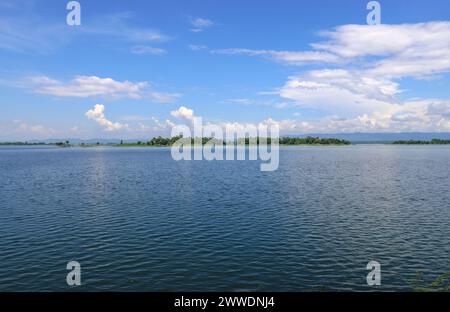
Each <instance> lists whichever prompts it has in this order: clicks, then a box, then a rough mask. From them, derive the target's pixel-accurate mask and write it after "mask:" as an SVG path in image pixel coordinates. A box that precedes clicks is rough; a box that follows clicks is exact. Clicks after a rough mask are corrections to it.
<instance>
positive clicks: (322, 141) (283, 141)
mask: <svg viewBox="0 0 450 312" xmlns="http://www.w3.org/2000/svg"><path fill="white" fill-rule="evenodd" d="M180 139H181V140H184V142H183V144H185V145H188V144H189V143H190V144H191V145H205V144H207V143H208V144H215V145H221V144H222V145H223V146H227V145H246V146H248V145H259V144H271V143H272V139H271V138H260V137H256V138H242V139H237V140H235V141H234V142H233V141H223V140H218V139H214V138H205V137H203V138H191V137H189V138H183V137H182V136H176V137H171V138H165V137H161V136H159V137H154V138H153V139H151V140H150V141H136V142H126V143H125V142H124V141H123V140H122V141H121V142H120V143H100V142H97V143H79V144H71V143H70V142H69V141H63V142H56V143H45V142H33V143H30V142H20V141H19V142H0V146H39V145H41V146H42V145H44V146H57V147H96V146H99V147H100V146H109V147H170V146H172V145H173V144H174V143H175V142H177V141H178V140H180ZM278 143H279V145H282V146H301V145H311V146H339V145H351V144H352V143H351V142H350V141H347V140H340V139H335V138H318V137H306V138H294V137H281V138H279V139H278Z"/></svg>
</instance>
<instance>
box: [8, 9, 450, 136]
mask: <svg viewBox="0 0 450 312" xmlns="http://www.w3.org/2000/svg"><path fill="white" fill-rule="evenodd" d="M68 2H69V1H65V0H0V112H1V114H0V140H12V139H45V138H52V137H57V138H73V137H79V138H93V137H96V138H98V137H105V138H106V137H111V138H150V137H152V136H155V135H160V134H161V135H168V134H169V133H170V128H171V127H172V126H173V124H176V123H187V124H189V123H190V122H191V121H192V118H193V117H194V116H200V117H203V119H204V120H205V121H206V122H210V123H217V124H220V125H229V124H232V125H236V126H239V125H246V124H257V123H277V124H279V126H280V129H281V132H282V133H285V134H302V133H317V132H324V133H330V132H354V131H358V132H402V131H443V132H448V131H450V91H449V90H450V88H449V87H448V86H449V82H450V75H449V72H450V23H449V22H448V20H449V17H450V2H449V1H447V0H434V1H417V0H413V1H411V0H409V1H379V2H380V3H381V16H382V24H381V25H376V26H373V25H367V23H366V16H367V14H368V13H369V11H368V10H367V9H366V5H367V2H368V1H359V0H345V1H331V0H329V1H324V0H319V1H298V0H297V1H234V0H228V1H223V0H221V1H218V0H215V1H206V0H204V1H181V0H178V1H172V0H170V1H167V0H164V1H144V0H131V1H120V0H112V1H111V0H108V1H106V0H89V1H86V0H85V1H83V0H81V1H79V2H80V4H81V25H80V26H68V25H67V24H66V15H67V14H68V12H69V11H68V10H66V4H67V3H68Z"/></svg>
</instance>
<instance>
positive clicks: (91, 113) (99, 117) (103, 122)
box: [85, 104, 128, 132]
mask: <svg viewBox="0 0 450 312" xmlns="http://www.w3.org/2000/svg"><path fill="white" fill-rule="evenodd" d="M85 115H86V117H87V118H89V119H92V120H95V121H96V122H97V123H98V124H99V125H100V126H102V127H104V129H105V130H106V131H109V132H112V131H116V130H123V129H128V125H127V124H122V123H119V122H112V121H110V120H108V119H107V118H106V117H105V106H104V105H102V104H96V105H95V106H94V108H92V109H90V110H88V111H87V112H86V114H85Z"/></svg>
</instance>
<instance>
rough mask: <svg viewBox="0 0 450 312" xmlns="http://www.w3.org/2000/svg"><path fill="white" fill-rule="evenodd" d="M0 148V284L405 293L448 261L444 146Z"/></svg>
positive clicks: (448, 156)
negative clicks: (271, 160) (177, 152)
mask: <svg viewBox="0 0 450 312" xmlns="http://www.w3.org/2000/svg"><path fill="white" fill-rule="evenodd" d="M259 165H260V164H259V162H257V161H229V162H225V161H216V162H208V161H182V162H175V161H174V160H172V158H171V155H170V150H169V149H165V148H86V149H81V148H67V149H64V148H50V149H48V148H46V149H40V148H17V147H6V148H0V290H1V291H23V290H31V291H49V290H55V291H66V290H73V288H69V287H68V286H67V284H66V274H67V273H68V272H69V271H68V270H66V264H67V263H68V262H69V261H78V262H80V264H81V268H82V273H81V278H82V284H83V285H82V286H80V287H78V288H76V289H75V290H77V291H83V290H87V291H88V290H110V291H247V290H248V291H311V290H337V291H344V290H360V291H371V290H374V288H373V287H369V286H367V283H366V275H367V274H368V271H367V270H366V265H367V263H368V262H369V261H371V260H376V261H378V262H380V264H381V270H382V286H380V287H378V288H375V290H386V291H392V290H394V291H403V290H410V289H411V285H412V284H413V282H412V281H411V280H413V279H414V277H415V276H416V273H417V272H418V271H419V272H422V273H423V279H424V281H425V283H423V284H422V285H423V286H425V285H426V282H431V281H432V280H434V279H435V278H437V277H438V276H439V275H440V274H443V273H445V272H447V271H448V270H449V269H450V147H448V146H389V145H355V146H350V147H286V148H282V149H281V152H280V166H279V169H278V170H277V171H274V172H261V171H260V167H259Z"/></svg>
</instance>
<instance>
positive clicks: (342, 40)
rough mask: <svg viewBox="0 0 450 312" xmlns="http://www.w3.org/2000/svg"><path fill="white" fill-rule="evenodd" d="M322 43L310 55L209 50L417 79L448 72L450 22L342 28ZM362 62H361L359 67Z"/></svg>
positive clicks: (327, 33) (245, 50)
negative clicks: (357, 66) (355, 63)
mask: <svg viewBox="0 0 450 312" xmlns="http://www.w3.org/2000/svg"><path fill="white" fill-rule="evenodd" d="M320 35H321V36H322V37H324V38H325V41H323V42H319V43H312V44H311V47H312V50H310V51H275V50H251V49H242V48H238V49H236V48H232V49H219V50H213V51H212V52H213V53H216V54H235V55H248V56H267V57H270V58H272V59H274V60H275V61H278V62H283V63H286V64H290V65H303V64H305V63H310V62H313V63H318V62H319V63H334V64H341V65H346V64H348V63H350V62H353V61H358V62H359V64H365V66H364V67H365V70H367V74H368V75H371V76H383V77H385V78H387V77H390V78H401V77H408V76H413V77H422V76H428V75H434V74H439V73H444V72H449V71H450V22H428V23H417V24H400V25H388V24H381V25H343V26H339V27H336V28H335V29H334V30H332V31H324V32H321V33H320ZM363 60H364V62H362V61H363Z"/></svg>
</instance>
